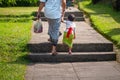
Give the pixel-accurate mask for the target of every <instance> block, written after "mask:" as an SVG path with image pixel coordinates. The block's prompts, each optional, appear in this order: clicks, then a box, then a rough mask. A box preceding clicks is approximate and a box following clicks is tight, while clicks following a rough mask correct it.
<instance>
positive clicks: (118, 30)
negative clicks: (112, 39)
mask: <svg viewBox="0 0 120 80" xmlns="http://www.w3.org/2000/svg"><path fill="white" fill-rule="evenodd" d="M108 34H109V35H111V36H114V35H120V28H114V29H112V30H110V32H108Z"/></svg>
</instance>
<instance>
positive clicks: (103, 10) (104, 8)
mask: <svg viewBox="0 0 120 80" xmlns="http://www.w3.org/2000/svg"><path fill="white" fill-rule="evenodd" d="M85 7H86V8H88V9H90V10H92V11H94V12H89V14H90V15H102V14H103V15H104V14H105V15H110V16H104V17H112V18H113V19H114V20H115V21H116V22H117V23H120V15H119V14H120V12H116V11H115V10H113V8H112V5H111V4H104V3H98V4H96V5H93V4H92V3H89V4H88V5H86V6H85Z"/></svg>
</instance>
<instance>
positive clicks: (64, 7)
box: [61, 0, 66, 21]
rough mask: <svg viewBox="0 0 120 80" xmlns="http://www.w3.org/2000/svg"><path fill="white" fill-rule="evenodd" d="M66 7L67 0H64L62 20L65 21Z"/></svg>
mask: <svg viewBox="0 0 120 80" xmlns="http://www.w3.org/2000/svg"><path fill="white" fill-rule="evenodd" d="M65 9H66V0H62V20H61V21H64V14H65Z"/></svg>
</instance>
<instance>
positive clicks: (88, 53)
mask: <svg viewBox="0 0 120 80" xmlns="http://www.w3.org/2000/svg"><path fill="white" fill-rule="evenodd" d="M97 54H99V55H103V54H115V52H72V54H71V55H97ZM29 55H48V56H49V55H51V53H49V52H47V53H30V54H29ZM57 55H58V56H60V55H66V56H70V55H68V52H58V54H57Z"/></svg>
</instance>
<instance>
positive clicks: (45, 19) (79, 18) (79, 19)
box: [41, 17, 85, 21]
mask: <svg viewBox="0 0 120 80" xmlns="http://www.w3.org/2000/svg"><path fill="white" fill-rule="evenodd" d="M41 20H42V21H47V18H45V17H41ZM64 20H67V17H65V18H64ZM75 21H85V19H84V18H83V17H77V18H75Z"/></svg>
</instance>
